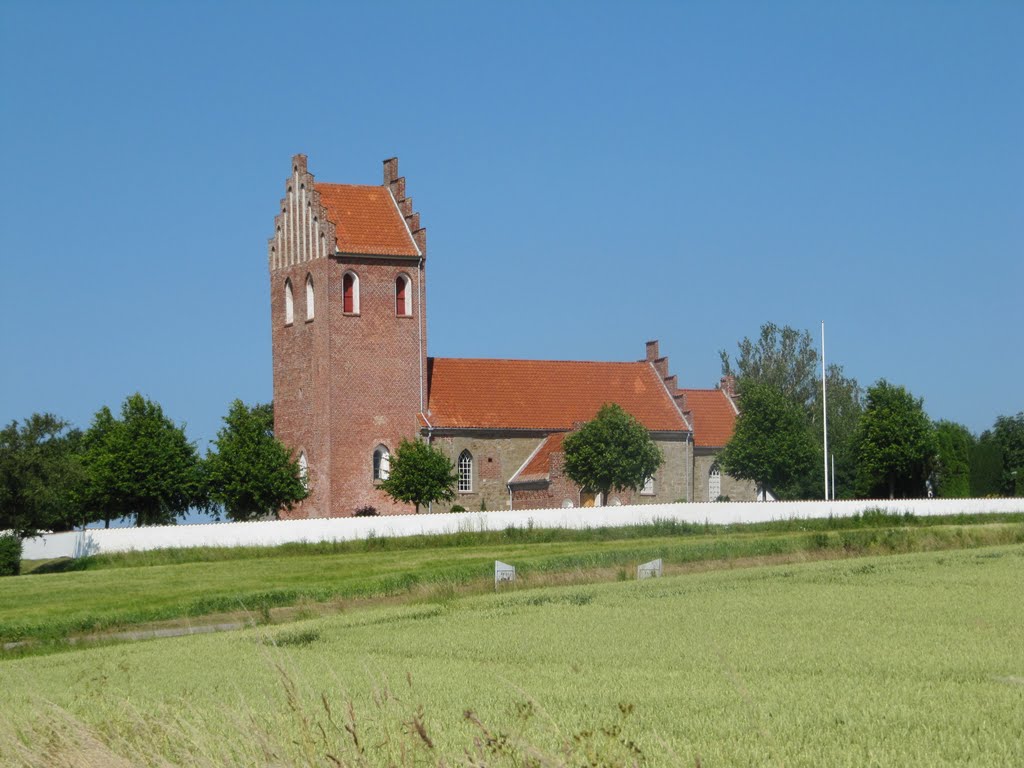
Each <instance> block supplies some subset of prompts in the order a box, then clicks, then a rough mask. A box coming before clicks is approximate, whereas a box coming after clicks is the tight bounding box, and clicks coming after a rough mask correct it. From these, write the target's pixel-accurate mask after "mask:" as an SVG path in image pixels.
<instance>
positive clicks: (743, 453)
mask: <svg viewBox="0 0 1024 768" xmlns="http://www.w3.org/2000/svg"><path fill="white" fill-rule="evenodd" d="M741 395H742V398H741V404H742V409H741V410H740V415H739V416H738V417H737V419H736V429H735V431H734V433H733V436H732V439H731V440H730V441H729V443H728V444H727V445H726V446H725V448H724V449H723V450H722V452H721V454H719V457H718V462H719V464H720V465H721V467H722V469H723V470H724V471H725V472H728V473H729V474H730V475H732V476H733V477H738V478H740V479H743V480H753V481H754V482H755V483H756V484H757V485H758V486H759V488H768V489H770V490H771V491H772V493H773V494H774V495H775V496H776V497H778V498H780V499H793V498H802V497H803V496H804V495H805V494H806V493H807V490H806V486H807V485H808V478H809V477H810V478H821V477H822V475H821V474H820V472H818V473H816V469H818V467H817V464H818V461H819V458H820V456H821V454H820V452H819V451H818V450H817V449H816V447H815V444H814V440H813V439H812V438H811V435H810V432H809V431H808V428H807V418H806V413H805V411H804V410H803V409H802V408H801V407H800V406H799V405H797V404H796V403H794V402H793V401H792V400H791V399H790V398H788V397H786V396H785V395H784V394H783V393H782V392H780V391H779V389H778V388H777V387H776V386H775V385H773V384H770V383H760V382H755V381H743V382H741Z"/></svg>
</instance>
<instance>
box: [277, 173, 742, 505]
mask: <svg viewBox="0 0 1024 768" xmlns="http://www.w3.org/2000/svg"><path fill="white" fill-rule="evenodd" d="M274 224H275V228H274V234H273V236H272V237H271V238H270V241H269V246H268V248H269V266H270V307H271V323H272V329H273V330H272V346H273V376H274V431H275V434H276V436H277V437H278V438H279V439H280V440H281V441H282V442H283V443H284V444H285V445H286V446H287V447H289V448H290V449H291V450H292V451H293V455H295V456H297V457H298V461H299V464H300V466H301V467H302V468H303V471H304V473H305V476H306V482H307V487H308V490H309V496H308V497H307V498H306V499H305V500H304V501H302V502H301V503H300V504H298V505H297V506H295V507H294V508H293V509H292V510H290V511H288V512H282V517H286V518H288V517H290V518H296V517H302V518H307V517H343V516H349V515H353V514H355V512H356V510H358V509H360V508H364V507H373V508H375V509H376V510H377V512H378V513H379V514H409V513H412V512H413V507H412V505H409V504H401V503H398V502H395V501H392V500H391V499H390V498H389V497H388V496H387V495H386V494H385V493H384V492H383V491H381V490H380V488H379V485H380V483H381V481H382V480H383V479H385V478H386V477H387V476H388V471H389V464H390V457H391V452H392V451H393V450H395V449H396V448H397V447H398V444H399V443H400V442H401V440H402V439H403V438H404V439H414V438H417V437H418V438H420V439H423V440H426V441H428V442H430V443H431V444H433V445H434V446H435V447H438V448H439V449H441V450H442V451H444V453H445V454H447V455H448V457H449V458H450V459H451V461H452V463H453V465H454V466H455V468H456V471H457V476H458V482H457V498H456V500H455V501H453V502H450V503H443V504H442V503H436V504H434V505H432V508H431V510H430V511H432V512H447V511H449V510H450V509H451V508H452V506H455V505H458V506H460V507H462V508H464V509H467V510H481V509H487V510H501V509H543V508H554V507H576V506H584V507H586V506H595V505H597V506H600V505H605V504H610V505H617V504H644V503H665V502H673V501H691V502H692V501H703V502H706V501H716V500H718V499H719V498H726V497H727V498H729V499H731V500H733V501H752V500H754V499H755V496H756V490H755V486H754V484H753V483H751V482H748V481H743V480H738V479H735V478H732V477H729V476H728V475H724V474H722V473H721V472H720V471H719V469H718V465H717V463H716V461H715V457H716V454H717V453H718V451H720V450H721V448H722V447H723V446H724V445H725V443H726V442H728V440H729V438H730V436H731V435H732V431H733V427H734V424H735V420H736V415H737V413H738V410H737V407H736V395H735V391H734V388H733V384H732V381H731V380H729V379H728V378H726V379H723V380H722V381H721V382H720V384H719V386H718V387H717V388H713V389H683V388H680V387H679V386H678V380H677V377H676V376H675V375H673V374H672V373H671V372H670V369H669V361H668V357H665V356H662V355H661V353H660V350H659V346H658V342H657V341H648V342H647V343H646V346H645V348H644V350H643V357H640V358H638V359H637V360H633V361H624V362H590V361H554V360H493V359H476V358H470V359H461V358H444V357H430V356H428V354H427V317H426V316H427V272H426V265H427V235H426V229H425V228H424V227H422V226H421V223H420V215H419V213H417V212H416V211H415V209H414V207H413V202H412V198H411V197H409V196H407V194H406V183H405V178H403V177H402V176H399V174H398V159H397V158H390V159H388V160H385V161H384V178H383V183H382V184H380V185H360V184H327V183H323V182H318V181H316V180H315V179H314V177H313V175H312V174H311V173H310V172H309V169H308V167H307V159H306V157H305V156H304V155H296V156H295V157H293V158H292V169H291V173H290V175H289V177H288V180H287V182H286V184H285V195H284V198H283V199H282V200H281V203H280V206H279V212H278V214H277V216H276V218H275V221H274ZM639 351H640V349H639V344H638V352H639ZM604 403H617V404H618V405H620V406H621V407H622V408H623V409H624V410H626V411H627V412H629V413H630V414H632V415H633V416H634V417H635V418H636V419H637V420H638V421H639V422H640V423H642V424H643V425H644V426H645V427H646V428H647V429H648V431H649V432H650V434H651V437H652V438H653V439H654V441H655V442H656V443H657V444H658V446H659V447H660V448H661V451H662V453H663V455H664V457H665V460H664V463H663V464H662V465H661V467H660V468H659V469H658V471H657V472H656V473H655V475H654V476H653V477H651V478H649V479H648V480H647V483H646V484H645V485H644V486H643V488H641V489H640V490H638V491H635V492H634V491H626V492H623V493H619V492H614V491H613V492H612V493H611V494H610V498H608V499H602V498H600V495H599V494H595V493H593V492H591V491H590V490H589V489H586V488H579V487H577V486H576V485H575V484H573V483H572V482H571V481H570V480H569V478H568V477H566V476H565V474H564V472H563V471H562V457H563V453H562V441H563V439H564V438H565V436H566V434H568V433H569V432H571V431H572V430H573V429H574V428H576V427H577V426H579V425H580V424H582V423H583V422H586V421H588V420H590V419H591V418H593V416H594V415H595V414H596V413H597V410H598V409H599V408H600V407H601V405H603V404H604Z"/></svg>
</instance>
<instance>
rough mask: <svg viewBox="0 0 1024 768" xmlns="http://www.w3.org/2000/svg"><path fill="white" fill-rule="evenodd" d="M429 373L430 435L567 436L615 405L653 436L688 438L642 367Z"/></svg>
mask: <svg viewBox="0 0 1024 768" xmlns="http://www.w3.org/2000/svg"><path fill="white" fill-rule="evenodd" d="M428 366H429V367H428V376H429V393H430V394H429V402H428V413H427V418H428V420H429V422H430V424H431V425H432V426H434V427H439V428H461V429H473V428H477V429H532V430H550V431H558V430H571V429H573V428H574V426H576V425H577V424H578V423H580V422H584V421H589V420H590V419H592V418H593V417H594V415H595V414H596V413H597V411H598V409H599V408H600V407H601V406H602V405H604V404H605V403H617V404H618V405H620V406H621V407H622V408H623V409H624V410H626V411H627V412H628V413H630V414H632V415H633V416H634V417H635V418H636V419H637V420H638V421H639V422H640V423H641V424H643V425H644V426H645V427H647V429H649V430H651V431H669V432H687V431H689V427H688V426H687V424H686V422H685V421H684V420H683V417H682V415H681V414H680V412H679V410H678V409H677V408H676V405H675V402H674V401H673V400H672V398H671V397H670V396H669V394H668V391H667V390H666V389H665V386H664V384H663V383H662V381H661V378H660V377H659V376H658V374H657V372H656V371H655V370H654V369H653V368H652V367H651V365H650V364H649V363H647V362H640V363H598V362H568V361H561V360H481V359H473V358H467V359H460V358H446V357H437V358H430V360H429V361H428Z"/></svg>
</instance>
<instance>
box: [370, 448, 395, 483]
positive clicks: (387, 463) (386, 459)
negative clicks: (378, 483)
mask: <svg viewBox="0 0 1024 768" xmlns="http://www.w3.org/2000/svg"><path fill="white" fill-rule="evenodd" d="M390 475H391V452H390V451H389V450H388V447H387V446H386V445H378V446H377V448H376V449H375V450H374V452H373V479H374V480H387V479H388V477H389V476H390Z"/></svg>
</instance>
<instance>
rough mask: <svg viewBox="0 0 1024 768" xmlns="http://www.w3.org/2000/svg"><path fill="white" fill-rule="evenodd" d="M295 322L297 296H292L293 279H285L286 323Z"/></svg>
mask: <svg viewBox="0 0 1024 768" xmlns="http://www.w3.org/2000/svg"><path fill="white" fill-rule="evenodd" d="M294 322H295V298H294V297H293V296H292V281H291V280H285V281H284V324H285V325H291V324H292V323H294Z"/></svg>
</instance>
